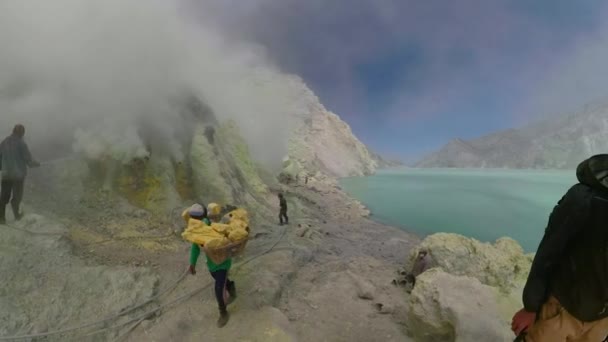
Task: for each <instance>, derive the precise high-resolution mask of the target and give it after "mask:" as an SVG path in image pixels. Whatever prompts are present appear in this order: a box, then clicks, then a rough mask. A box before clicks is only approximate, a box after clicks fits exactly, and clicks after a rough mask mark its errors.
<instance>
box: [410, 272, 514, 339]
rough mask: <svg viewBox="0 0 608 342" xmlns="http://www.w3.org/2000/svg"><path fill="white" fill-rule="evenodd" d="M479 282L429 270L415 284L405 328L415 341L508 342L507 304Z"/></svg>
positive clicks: (496, 291) (488, 287) (511, 336)
mask: <svg viewBox="0 0 608 342" xmlns="http://www.w3.org/2000/svg"><path fill="white" fill-rule="evenodd" d="M501 296H502V294H500V292H499V291H498V290H497V289H496V288H493V287H491V286H487V285H484V284H482V283H480V282H479V280H477V279H475V278H472V277H466V276H455V275H451V274H448V273H446V272H444V271H442V270H440V269H437V268H435V269H432V270H429V271H427V272H425V273H423V274H422V275H420V276H419V277H418V278H417V280H416V287H415V288H414V291H413V292H412V294H411V297H410V306H409V311H408V316H409V321H408V325H409V328H410V332H411V333H412V334H413V335H414V337H415V338H416V340H417V341H456V342H470V341H510V340H512V339H513V334H512V333H511V331H510V329H509V320H508V319H506V318H505V317H504V316H503V315H502V312H503V311H508V310H507V309H506V308H505V306H508V305H509V304H512V303H511V301H510V300H507V299H505V298H500V297H501Z"/></svg>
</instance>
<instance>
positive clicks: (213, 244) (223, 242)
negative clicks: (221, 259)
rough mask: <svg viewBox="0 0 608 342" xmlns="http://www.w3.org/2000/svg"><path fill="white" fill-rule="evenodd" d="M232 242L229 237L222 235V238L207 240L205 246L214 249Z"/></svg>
mask: <svg viewBox="0 0 608 342" xmlns="http://www.w3.org/2000/svg"><path fill="white" fill-rule="evenodd" d="M230 243H231V241H230V240H228V238H226V237H225V236H222V237H221V238H218V239H213V240H210V241H209V242H207V244H206V245H205V248H207V249H210V250H214V249H218V248H221V247H224V246H227V245H229V244H230Z"/></svg>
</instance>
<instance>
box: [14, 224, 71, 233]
mask: <svg viewBox="0 0 608 342" xmlns="http://www.w3.org/2000/svg"><path fill="white" fill-rule="evenodd" d="M4 225H5V226H7V227H9V228H11V229H13V230H17V231H21V232H25V233H28V234H31V235H64V233H54V232H35V231H32V230H29V229H26V228H19V227H15V226H13V225H12V224H8V223H5V224H4Z"/></svg>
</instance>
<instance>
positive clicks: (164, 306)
mask: <svg viewBox="0 0 608 342" xmlns="http://www.w3.org/2000/svg"><path fill="white" fill-rule="evenodd" d="M286 232H287V226H285V227H284V228H283V231H282V232H281V235H280V236H279V238H278V239H277V240H276V241H275V242H274V243H273V245H272V246H271V247H270V248H268V249H267V250H265V251H264V252H262V253H259V254H257V255H254V256H252V257H250V258H248V259H246V260H244V261H242V262H239V263H237V264H236V265H235V267H234V268H235V269H237V270H238V269H240V268H241V267H243V266H245V265H246V264H248V263H250V262H251V261H253V260H255V259H257V258H259V257H262V256H264V255H266V254H268V253H270V252H272V251H273V250H274V248H275V247H276V246H277V245H278V244H279V243H280V242H281V240H283V237H284V236H285V233H286ZM211 285H213V282H212V281H211V282H209V283H207V284H205V285H204V286H202V287H200V288H198V289H196V290H194V291H192V292H190V293H187V294H185V295H183V296H181V297H178V298H176V299H174V300H172V301H171V302H169V303H166V304H163V305H159V306H158V307H157V308H155V309H153V310H150V311H148V312H145V313H143V314H141V315H139V316H137V317H135V318H133V319H131V320H129V321H127V322H123V323H119V324H117V325H115V326H111V327H106V328H103V329H99V330H97V331H94V332H92V333H88V334H86V335H84V336H86V337H89V336H92V335H97V334H100V333H103V332H105V331H108V330H114V329H120V328H122V327H124V326H126V325H129V324H131V323H133V322H137V323H136V324H134V325H133V326H132V327H130V328H129V331H128V332H127V333H126V334H127V335H128V333H130V332H131V331H133V330H134V329H135V328H136V327H137V326H138V325H139V324H140V323H141V322H143V321H144V320H145V319H146V318H147V317H150V316H151V315H153V314H155V313H156V312H158V311H161V310H162V309H165V308H168V307H170V306H173V305H175V304H177V303H179V302H181V301H184V300H186V299H190V298H192V297H193V296H195V295H196V294H198V293H199V292H201V291H203V290H205V289H207V288H209V287H210V286H211ZM121 337H122V336H121Z"/></svg>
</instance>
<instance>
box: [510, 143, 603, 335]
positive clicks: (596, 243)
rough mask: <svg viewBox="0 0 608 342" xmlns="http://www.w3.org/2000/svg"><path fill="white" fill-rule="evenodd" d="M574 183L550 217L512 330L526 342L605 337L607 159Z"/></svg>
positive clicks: (593, 162) (585, 168) (587, 167)
mask: <svg viewBox="0 0 608 342" xmlns="http://www.w3.org/2000/svg"><path fill="white" fill-rule="evenodd" d="M576 175H577V178H578V181H579V183H578V184H576V185H574V186H573V187H572V188H570V190H568V192H567V193H566V194H565V195H564V197H562V199H561V200H560V201H559V202H558V204H557V206H555V208H554V209H553V212H552V213H551V215H550V216H549V222H548V225H547V228H546V229H545V235H544V236H543V239H542V240H541V242H540V245H539V247H538V251H537V252H536V256H535V257H534V261H533V263H532V268H531V269H530V273H529V275H528V280H527V282H526V286H525V288H524V292H523V304H524V308H523V309H521V310H520V311H519V312H517V313H516V314H515V316H514V317H513V321H512V329H513V332H514V333H515V335H518V336H519V337H518V338H519V340H522V341H528V342H545V341H547V342H566V341H569V342H570V341H573V342H574V341H578V342H584V341H598V342H599V341H605V339H606V337H607V336H608V154H601V155H596V156H593V157H591V158H589V159H587V160H585V161H583V162H582V163H581V164H580V165H579V166H578V168H577V171H576Z"/></svg>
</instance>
